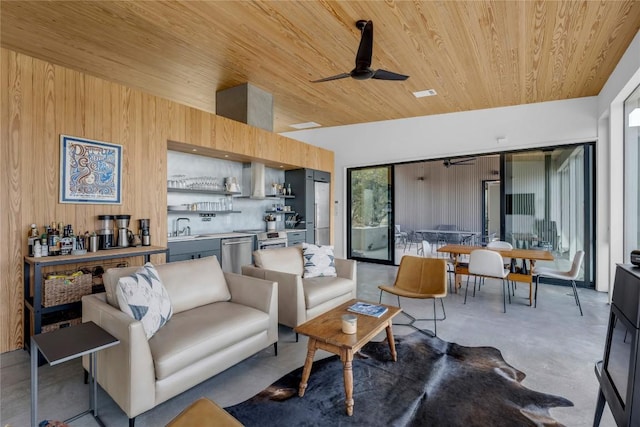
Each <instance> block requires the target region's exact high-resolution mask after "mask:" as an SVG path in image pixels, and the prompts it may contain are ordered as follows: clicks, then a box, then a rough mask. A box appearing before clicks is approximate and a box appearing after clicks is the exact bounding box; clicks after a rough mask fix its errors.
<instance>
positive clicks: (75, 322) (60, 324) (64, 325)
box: [40, 317, 82, 333]
mask: <svg viewBox="0 0 640 427" xmlns="http://www.w3.org/2000/svg"><path fill="white" fill-rule="evenodd" d="M80 323H82V317H76V318H75V319H68V320H63V321H61V322H56V323H49V324H48V325H42V330H41V331H40V332H41V333H45V332H52V331H55V330H58V329H61V328H68V327H69V326H72V325H79V324H80Z"/></svg>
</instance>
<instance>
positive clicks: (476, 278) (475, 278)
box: [473, 276, 482, 298]
mask: <svg viewBox="0 0 640 427" xmlns="http://www.w3.org/2000/svg"><path fill="white" fill-rule="evenodd" d="M480 280H482V279H480ZM477 281H478V276H475V277H474V278H473V297H474V298H475V297H476V282H477Z"/></svg>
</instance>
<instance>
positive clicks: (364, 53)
mask: <svg viewBox="0 0 640 427" xmlns="http://www.w3.org/2000/svg"><path fill="white" fill-rule="evenodd" d="M356 27H357V28H358V29H359V30H360V31H361V32H362V36H361V38H360V46H359V47H358V53H357V54H356V68H354V69H353V70H351V72H349V73H342V74H336V75H335V76H331V77H325V78H323V79H319V80H312V81H311V83H319V82H328V81H330V80H338V79H345V78H347V77H351V78H353V79H356V80H367V79H378V80H407V79H408V78H409V76H405V75H404V74H398V73H394V72H392V71H387V70H382V69H378V70H373V69H371V56H372V54H373V22H372V21H365V20H362V19H361V20H359V21H358V22H356Z"/></svg>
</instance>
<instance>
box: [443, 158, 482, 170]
mask: <svg viewBox="0 0 640 427" xmlns="http://www.w3.org/2000/svg"><path fill="white" fill-rule="evenodd" d="M475 160H476V158H475V157H469V158H468V159H460V160H451V159H444V161H443V162H442V164H443V166H444V167H445V168H449V166H472V165H474V164H475V163H471V162H474V161H475Z"/></svg>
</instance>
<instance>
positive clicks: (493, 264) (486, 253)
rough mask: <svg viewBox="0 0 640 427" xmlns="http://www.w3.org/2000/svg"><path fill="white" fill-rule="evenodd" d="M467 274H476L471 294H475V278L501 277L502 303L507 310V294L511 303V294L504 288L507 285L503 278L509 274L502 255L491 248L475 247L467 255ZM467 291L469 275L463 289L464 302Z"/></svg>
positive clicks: (465, 301)
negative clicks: (465, 286)
mask: <svg viewBox="0 0 640 427" xmlns="http://www.w3.org/2000/svg"><path fill="white" fill-rule="evenodd" d="M469 275H474V276H476V277H475V278H474V280H473V295H474V296H475V294H476V279H477V278H478V277H483V278H484V277H492V278H496V279H502V300H503V301H502V303H503V308H504V312H505V313H506V312H507V295H509V304H511V294H510V293H509V292H508V291H506V290H505V287H506V286H508V284H507V283H506V281H505V279H506V278H507V276H508V275H509V270H507V269H505V268H504V263H503V260H502V255H500V254H499V253H498V252H495V251H492V250H491V249H476V250H474V251H471V254H470V255H469ZM468 291H469V276H467V288H466V289H465V291H464V303H465V304H466V303H467V292H468Z"/></svg>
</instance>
